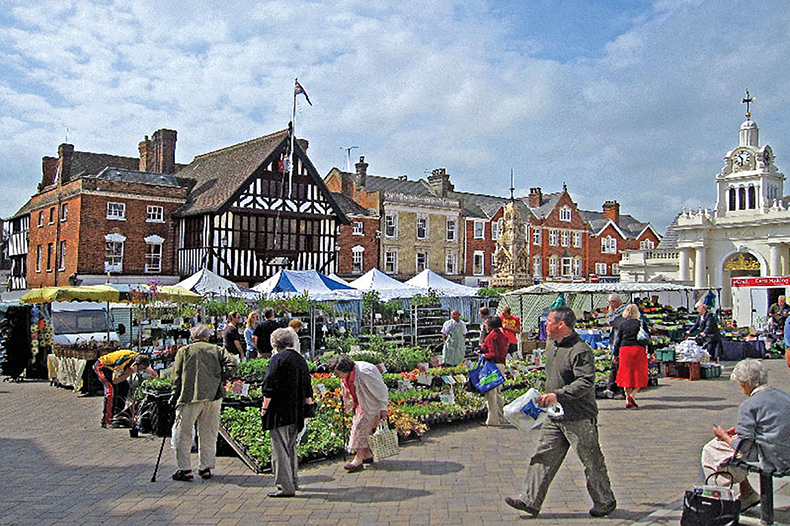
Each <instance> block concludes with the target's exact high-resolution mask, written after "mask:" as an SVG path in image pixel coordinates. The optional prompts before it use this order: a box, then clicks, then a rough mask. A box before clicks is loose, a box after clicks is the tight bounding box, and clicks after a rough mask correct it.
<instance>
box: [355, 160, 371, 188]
mask: <svg viewBox="0 0 790 526" xmlns="http://www.w3.org/2000/svg"><path fill="white" fill-rule="evenodd" d="M368 166H370V165H369V164H368V163H366V162H365V156H364V155H360V156H359V162H358V163H357V164H355V165H354V168H356V170H357V173H356V177H357V185H358V186H359V187H360V188H365V184H366V183H367V182H368Z"/></svg>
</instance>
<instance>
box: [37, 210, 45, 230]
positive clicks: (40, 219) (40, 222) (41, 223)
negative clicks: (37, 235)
mask: <svg viewBox="0 0 790 526" xmlns="http://www.w3.org/2000/svg"><path fill="white" fill-rule="evenodd" d="M43 226H44V211H43V210H39V211H38V228H41V227H43Z"/></svg>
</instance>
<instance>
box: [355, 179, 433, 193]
mask: <svg viewBox="0 0 790 526" xmlns="http://www.w3.org/2000/svg"><path fill="white" fill-rule="evenodd" d="M365 190H366V191H367V192H376V191H378V190H388V191H390V192H400V193H403V194H418V195H431V191H430V188H429V187H428V183H426V182H425V181H424V180H422V179H419V180H417V181H412V180H408V179H399V178H397V177H383V176H380V175H368V176H366V177H365Z"/></svg>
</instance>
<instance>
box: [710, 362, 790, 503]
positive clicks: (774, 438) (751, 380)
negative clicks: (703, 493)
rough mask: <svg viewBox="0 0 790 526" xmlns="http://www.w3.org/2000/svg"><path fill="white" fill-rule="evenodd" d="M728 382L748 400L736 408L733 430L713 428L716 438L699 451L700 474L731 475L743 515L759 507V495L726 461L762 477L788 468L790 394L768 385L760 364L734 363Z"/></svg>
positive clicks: (744, 475)
mask: <svg viewBox="0 0 790 526" xmlns="http://www.w3.org/2000/svg"><path fill="white" fill-rule="evenodd" d="M730 380H732V381H733V382H735V383H737V384H738V387H740V389H741V391H743V394H745V395H746V396H747V397H748V398H747V399H746V400H744V401H743V402H742V403H741V405H740V406H739V407H738V421H737V423H736V424H735V427H733V428H730V429H728V430H725V429H723V428H721V427H720V426H714V428H713V434H714V435H716V438H714V439H713V440H711V441H710V442H708V443H707V444H705V446H704V447H703V448H702V470H703V471H704V472H705V476H706V477H708V476H710V475H711V474H714V473H717V472H721V471H727V472H729V473H730V474H732V480H733V482H735V483H739V484H740V499H741V511H743V510H746V509H748V508H751V507H752V506H756V505H757V504H759V503H760V494H759V493H758V492H756V491H755V490H754V488H753V487H752V486H751V484H749V480H748V479H747V478H746V475H747V471H746V469H744V468H741V467H737V466H732V465H729V464H728V461H729V460H730V459H731V458H733V457H734V456H737V458H738V459H739V460H740V461H743V462H746V463H748V464H751V465H753V466H755V467H757V468H759V469H760V470H761V471H763V472H766V473H773V472H777V471H785V470H787V469H788V468H790V443H788V441H787V437H789V436H790V394H788V393H786V392H784V391H782V390H780V389H776V388H773V387H770V386H769V385H768V371H767V370H766V369H765V365H763V362H762V361H760V360H754V359H751V358H748V359H746V360H742V361H740V362H738V363H737V364H736V365H735V368H733V370H732V373H731V374H730ZM716 476H717V477H718V475H716ZM716 483H720V481H717V482H716Z"/></svg>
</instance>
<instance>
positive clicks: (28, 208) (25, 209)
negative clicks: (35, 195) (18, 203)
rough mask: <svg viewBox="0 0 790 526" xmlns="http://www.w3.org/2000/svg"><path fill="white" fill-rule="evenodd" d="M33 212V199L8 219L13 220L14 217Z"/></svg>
mask: <svg viewBox="0 0 790 526" xmlns="http://www.w3.org/2000/svg"><path fill="white" fill-rule="evenodd" d="M32 210H33V199H32V198H31V199H28V200H27V203H25V204H23V205H22V208H20V209H19V210H17V211H16V214H14V215H12V216H11V217H9V218H8V219H14V218H15V217H19V216H23V215H27V214H29V213H30V212H31V211H32Z"/></svg>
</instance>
